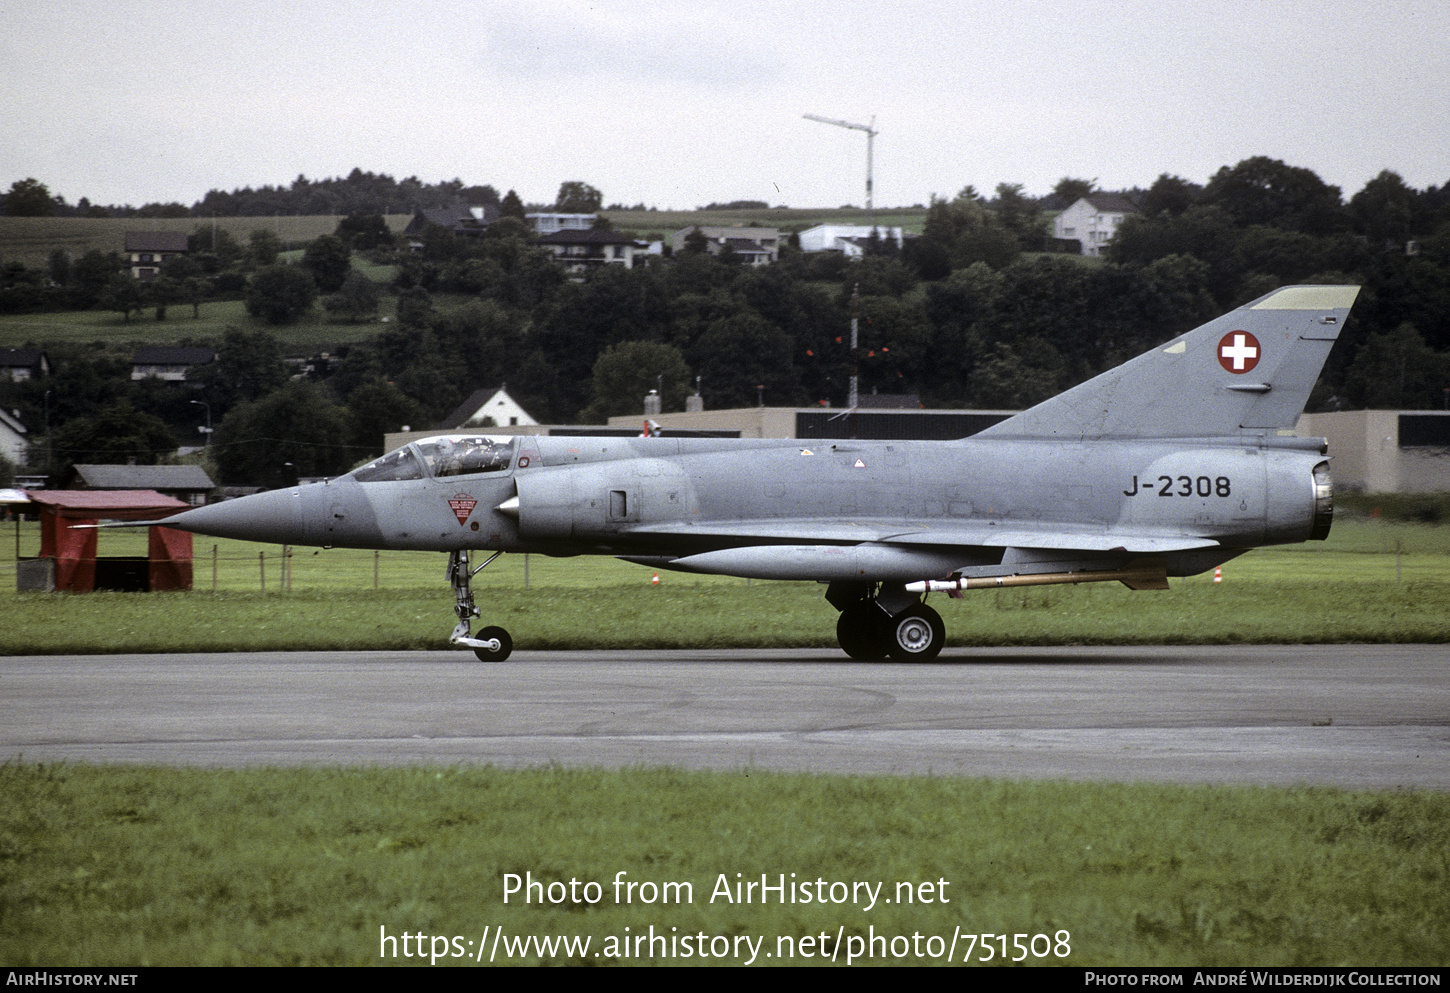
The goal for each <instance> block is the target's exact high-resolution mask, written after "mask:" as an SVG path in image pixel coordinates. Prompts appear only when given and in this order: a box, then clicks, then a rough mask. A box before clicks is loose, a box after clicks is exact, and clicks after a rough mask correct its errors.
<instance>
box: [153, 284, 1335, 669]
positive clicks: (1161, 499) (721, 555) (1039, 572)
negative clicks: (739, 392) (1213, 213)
mask: <svg viewBox="0 0 1450 993" xmlns="http://www.w3.org/2000/svg"><path fill="white" fill-rule="evenodd" d="M1358 292H1359V287H1357V286H1290V287H1285V288H1283V289H1279V290H1276V291H1274V292H1273V293H1270V294H1268V295H1267V296H1264V297H1261V298H1259V299H1258V300H1255V301H1253V302H1252V303H1249V304H1246V305H1244V306H1242V307H1240V308H1239V309H1237V310H1234V311H1232V312H1230V313H1228V314H1226V315H1224V316H1223V317H1220V318H1218V319H1217V320H1214V321H1211V322H1209V323H1208V324H1205V325H1204V326H1202V327H1200V328H1198V329H1197V330H1194V331H1191V332H1189V333H1188V334H1185V335H1182V336H1180V337H1178V338H1174V339H1173V340H1172V341H1169V342H1167V343H1166V344H1163V345H1159V346H1158V347H1156V348H1154V349H1152V350H1151V351H1149V352H1147V353H1145V354H1143V355H1140V356H1138V357H1137V358H1135V359H1133V360H1132V361H1130V362H1128V363H1126V364H1124V365H1122V366H1119V367H1118V368H1116V369H1113V370H1111V371H1109V372H1106V373H1104V374H1102V375H1101V376H1098V377H1097V378H1095V379H1092V380H1090V381H1088V382H1086V383H1083V384H1082V385H1080V386H1077V387H1074V388H1073V389H1070V390H1068V391H1067V392H1065V393H1063V394H1061V395H1059V396H1057V397H1054V398H1053V399H1051V400H1047V401H1046V402H1044V403H1041V404H1038V405H1037V406H1035V407H1033V408H1031V409H1030V410H1027V411H1024V412H1023V413H1020V414H1018V415H1016V416H1014V417H1012V418H1010V419H1008V420H1006V421H1003V422H1001V423H999V424H997V425H995V426H993V427H990V428H988V429H987V430H985V431H982V432H980V433H978V434H975V435H973V436H972V437H970V438H964V439H961V440H959V441H951V442H941V441H932V442H927V441H812V442H802V441H800V440H736V439H731V440H719V439H683V438H661V437H642V438H626V439H619V438H550V437H532V436H529V437H515V438H498V437H488V436H486V435H482V434H452V435H445V436H439V437H434V438H429V439H426V440H424V441H420V442H416V443H414V444H409V445H405V446H404V447H402V448H399V449H397V450H396V451H394V452H390V453H389V454H387V455H385V456H383V457H382V458H380V459H378V460H376V461H374V462H371V463H369V464H368V465H365V466H363V467H361V468H359V469H355V470H353V471H352V472H350V473H348V474H347V475H345V476H341V477H339V478H337V479H333V480H330V481H328V482H325V483H312V484H309V485H305V486H298V487H293V488H291V489H284V490H274V491H272V492H269V493H261V494H258V495H256V496H251V497H246V498H244V499H241V500H234V501H230V502H227V503H221V504H214V505H212V506H208V507H202V508H198V509H196V510H188V511H184V512H183V513H181V514H178V515H176V516H175V517H171V518H168V519H167V520H166V522H165V523H166V525H167V526H169V527H174V528H181V529H183V530H186V531H194V532H198V533H201V534H209V535H216V536H220V537H227V538H241V539H247V540H251V541H264V542H272V543H286V544H295V545H321V546H323V547H332V546H336V547H342V548H396V549H432V550H437V551H441V552H447V553H448V571H447V575H448V579H449V581H450V582H451V583H452V586H453V592H454V596H455V600H456V608H455V609H456V613H457V615H458V624H457V627H456V628H455V629H454V631H453V635H452V637H451V639H450V640H451V642H452V643H453V644H456V645H460V646H467V647H469V648H472V649H473V650H474V651H475V653H476V654H477V656H478V657H479V658H480V659H482V660H484V661H496V660H501V659H504V658H507V657H508V655H509V652H510V651H511V650H512V640H511V639H510V637H509V635H508V633H507V632H506V631H504V630H503V629H502V628H498V627H485V628H483V629H482V630H481V631H479V632H477V634H470V622H471V621H472V620H473V618H475V617H478V616H479V610H478V608H477V607H476V606H475V605H474V601H473V595H472V591H471V589H470V581H471V579H472V577H473V576H474V575H475V574H476V573H477V572H478V571H479V570H481V569H483V568H484V567H485V566H487V565H488V564H489V563H490V562H492V561H493V560H494V559H495V558H497V557H498V555H500V554H502V553H503V552H540V553H544V554H547V555H614V556H618V557H619V558H622V559H625V560H626V561H629V562H636V563H639V564H641V565H644V566H647V567H649V568H652V569H675V570H681V571H684V572H694V573H706V574H713V575H725V576H741V577H750V578H755V579H794V580H813V581H816V582H819V583H825V584H828V585H827V586H826V600H827V601H829V602H830V604H831V605H832V606H833V607H835V608H836V609H837V610H838V611H840V620H839V621H838V623H837V625H836V633H837V637H838V639H839V641H840V645H841V648H842V649H844V650H845V651H846V653H847V654H848V655H850V656H851V657H853V658H858V659H869V658H882V657H885V656H888V655H889V656H890V657H892V658H895V659H899V660H926V659H930V658H933V657H935V656H936V654H937V653H938V652H939V651H940V650H941V647H942V643H943V641H944V640H945V629H944V627H943V624H942V620H941V617H940V615H939V614H938V613H937V612H936V611H935V610H933V609H932V608H931V607H929V606H927V605H926V604H925V602H924V596H923V595H924V594H926V593H930V592H938V591H947V592H951V593H956V592H957V591H960V590H970V589H977V588H991V587H1004V586H1029V585H1043V584H1051V583H1082V582H1092V581H1102V580H1110V581H1118V582H1122V583H1125V584H1126V585H1128V586H1129V587H1131V588H1133V589H1166V588H1167V585H1168V577H1169V576H1188V575H1193V574H1196V573H1200V572H1204V571H1205V570H1209V569H1212V568H1214V567H1215V566H1218V565H1219V564H1221V563H1223V562H1226V561H1227V560H1229V559H1231V558H1233V557H1234V556H1236V555H1241V554H1243V553H1244V552H1245V551H1247V550H1249V549H1250V548H1253V547H1255V546H1257V545H1269V544H1282V543H1287V542H1299V541H1304V540H1306V539H1322V538H1324V537H1325V536H1326V535H1327V534H1328V533H1329V525H1330V519H1331V516H1332V510H1333V505H1332V497H1331V490H1330V479H1329V463H1328V460H1327V458H1326V453H1327V444H1326V442H1325V441H1324V440H1323V439H1321V438H1298V437H1294V436H1293V435H1292V429H1293V427H1294V424H1295V422H1296V420H1297V419H1298V417H1299V415H1300V413H1302V412H1303V410H1304V405H1305V403H1306V401H1307V399H1308V396H1309V391H1310V389H1311V388H1312V387H1313V386H1314V382H1315V379H1316V378H1317V376H1318V375H1319V370H1320V368H1321V367H1322V366H1323V364H1324V360H1325V358H1326V357H1327V356H1328V354H1329V350H1330V348H1331V347H1332V346H1333V344H1334V341H1335V339H1336V338H1337V337H1338V335H1339V332H1340V329H1341V328H1342V327H1343V326H1344V321H1345V319H1346V317H1347V316H1348V314H1349V308H1350V306H1351V305H1352V304H1353V302H1354V298H1355V295H1356V294H1357V293H1358ZM483 551H491V552H493V555H491V556H490V557H489V558H488V559H487V560H486V561H484V562H483V563H482V564H481V565H477V566H474V565H472V563H471V558H472V556H474V555H475V554H476V553H480V552H483Z"/></svg>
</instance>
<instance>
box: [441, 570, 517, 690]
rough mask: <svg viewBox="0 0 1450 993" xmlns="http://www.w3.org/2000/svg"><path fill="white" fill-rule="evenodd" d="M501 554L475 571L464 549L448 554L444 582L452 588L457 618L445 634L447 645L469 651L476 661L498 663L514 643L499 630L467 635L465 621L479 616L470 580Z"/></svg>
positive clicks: (467, 622)
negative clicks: (454, 625) (447, 633)
mask: <svg viewBox="0 0 1450 993" xmlns="http://www.w3.org/2000/svg"><path fill="white" fill-rule="evenodd" d="M502 554H503V552H494V553H493V554H492V555H490V556H489V557H488V558H487V559H485V560H484V562H483V564H482V565H480V566H478V568H476V569H470V568H469V567H468V549H466V548H461V549H459V550H458V551H456V552H449V553H448V581H449V583H451V584H452V585H453V599H454V601H455V602H454V606H453V612H454V613H455V614H457V615H458V626H457V627H455V628H454V629H453V634H451V635H449V637H448V642H449V644H452V645H464V646H467V647H468V648H472V649H473V654H474V655H477V656H478V660H479V661H480V662H502V661H503V660H504V659H506V658H508V657H509V653H511V652H512V651H513V650H514V640H513V639H512V638H511V637H509V633H508V632H507V631H505V630H504V629H503V628H501V627H486V628H483V629H481V630H480V631H479V632H478V637H476V638H475V637H472V636H470V635H469V633H468V629H469V622H470V621H471V620H472V619H473V618H475V617H477V616H478V615H479V610H478V607H477V606H476V605H475V604H474V602H473V585H472V583H473V577H474V576H476V575H478V573H480V572H482V571H483V570H484V569H486V568H488V566H489V565H490V564H491V563H492V562H493V560H494V559H496V558H498V557H499V556H500V555H502Z"/></svg>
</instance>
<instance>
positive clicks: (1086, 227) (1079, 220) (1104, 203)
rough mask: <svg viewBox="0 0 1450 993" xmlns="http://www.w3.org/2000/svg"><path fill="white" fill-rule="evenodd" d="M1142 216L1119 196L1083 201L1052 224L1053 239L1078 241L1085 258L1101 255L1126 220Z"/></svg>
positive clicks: (1106, 196) (1102, 194) (1107, 194)
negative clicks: (1130, 216) (1134, 215)
mask: <svg viewBox="0 0 1450 993" xmlns="http://www.w3.org/2000/svg"><path fill="white" fill-rule="evenodd" d="M1136 213H1138V208H1137V207H1136V206H1134V205H1133V201H1131V200H1129V199H1128V198H1127V197H1125V196H1121V195H1119V194H1116V193H1094V194H1092V195H1091V196H1086V197H1082V198H1081V199H1079V200H1078V201H1077V202H1076V203H1074V204H1073V205H1072V206H1071V207H1068V208H1067V209H1066V210H1064V211H1063V212H1062V213H1061V214H1058V215H1057V217H1056V218H1055V219H1054V220H1053V222H1052V236H1053V237H1054V238H1060V239H1064V240H1070V241H1076V242H1078V243H1079V244H1080V245H1082V254H1083V255H1101V254H1102V252H1103V249H1104V248H1106V247H1107V245H1108V242H1110V241H1112V240H1113V236H1114V235H1115V234H1117V233H1118V226H1119V225H1120V224H1122V223H1123V219H1124V218H1126V217H1128V216H1129V215H1131V214H1136Z"/></svg>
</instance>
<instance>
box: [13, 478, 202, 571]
mask: <svg viewBox="0 0 1450 993" xmlns="http://www.w3.org/2000/svg"><path fill="white" fill-rule="evenodd" d="M29 496H30V501H31V503H33V504H35V505H36V506H37V507H38V509H39V510H40V558H41V559H50V560H52V561H53V562H54V563H55V579H54V586H53V587H52V588H53V589H55V590H67V591H69V592H72V593H88V592H90V591H91V590H95V589H110V590H153V591H155V590H189V589H191V533H190V532H187V531H176V530H173V529H171V528H165V527H152V528H150V532H151V534H150V541H149V547H148V551H147V555H146V557H145V558H144V559H143V558H141V557H140V556H115V557H107V558H98V557H97V555H96V548H97V534H98V532H97V531H96V530H95V528H77V527H76V525H77V524H95V523H96V522H97V521H98V520H100V519H102V518H105V519H107V520H120V521H144V520H152V519H155V518H159V517H167V516H170V515H171V514H175V513H177V512H179V511H182V510H187V509H188V506H187V504H186V503H184V502H183V501H181V500H177V499H174V498H172V497H169V496H163V495H162V494H160V493H157V492H156V491H155V490H35V491H32V492H31V493H30V494H29Z"/></svg>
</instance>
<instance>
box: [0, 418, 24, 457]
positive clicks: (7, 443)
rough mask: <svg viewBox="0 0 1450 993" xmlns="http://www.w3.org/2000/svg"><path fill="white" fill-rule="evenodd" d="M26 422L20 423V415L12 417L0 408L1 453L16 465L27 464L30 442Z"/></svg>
mask: <svg viewBox="0 0 1450 993" xmlns="http://www.w3.org/2000/svg"><path fill="white" fill-rule="evenodd" d="M29 433H30V432H29V431H28V430H26V427H25V425H24V424H21V423H20V418H19V417H12V416H11V415H10V414H8V413H7V412H5V411H3V410H0V455H4V456H5V457H6V458H7V459H9V460H10V461H11V462H14V463H15V464H16V465H18V466H20V465H25V454H26V448H27V446H28V445H29V443H30V440H29V438H28V437H27V435H28V434H29Z"/></svg>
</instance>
